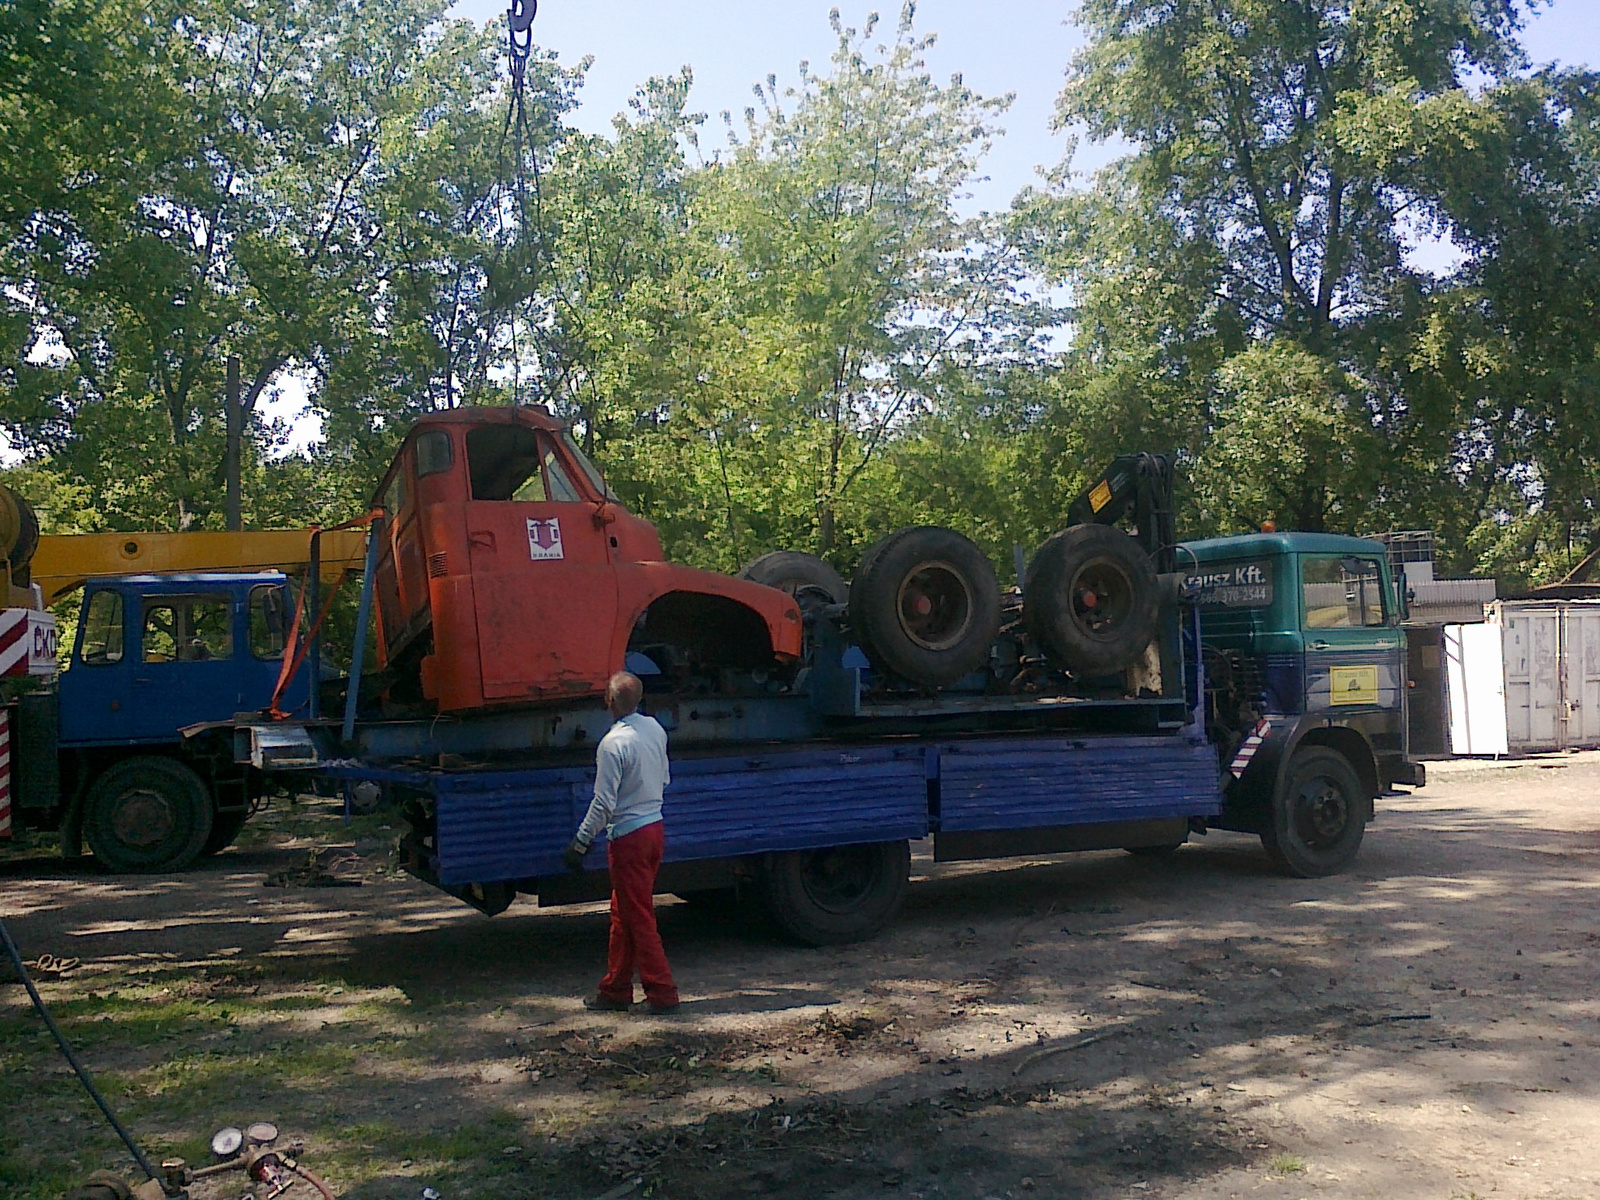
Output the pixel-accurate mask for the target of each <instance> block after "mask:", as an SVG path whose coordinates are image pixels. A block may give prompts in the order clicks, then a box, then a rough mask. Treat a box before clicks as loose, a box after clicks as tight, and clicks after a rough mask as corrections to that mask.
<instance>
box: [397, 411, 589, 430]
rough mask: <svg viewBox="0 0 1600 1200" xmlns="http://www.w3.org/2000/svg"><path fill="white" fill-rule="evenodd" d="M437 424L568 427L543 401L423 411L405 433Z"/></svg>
mask: <svg viewBox="0 0 1600 1200" xmlns="http://www.w3.org/2000/svg"><path fill="white" fill-rule="evenodd" d="M439 425H526V426H528V427H529V428H532V429H547V430H549V431H550V432H551V433H559V432H560V431H561V430H563V429H565V428H566V427H567V423H566V422H565V421H563V420H561V419H560V418H558V417H554V416H551V415H550V410H549V409H548V408H547V407H545V406H544V405H543V404H518V405H504V404H496V405H482V406H479V405H465V406H463V407H461V408H447V409H443V410H441V411H439V412H430V413H423V414H422V415H421V416H420V417H418V418H417V419H416V420H415V421H414V422H412V425H411V428H410V429H409V430H407V431H406V436H407V438H410V437H412V436H414V435H416V434H418V433H420V432H422V431H423V430H425V429H432V428H434V427H436V426H439Z"/></svg>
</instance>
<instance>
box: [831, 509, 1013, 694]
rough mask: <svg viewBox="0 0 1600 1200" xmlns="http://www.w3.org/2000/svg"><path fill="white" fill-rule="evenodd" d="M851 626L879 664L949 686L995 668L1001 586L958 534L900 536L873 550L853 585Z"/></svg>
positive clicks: (918, 531)
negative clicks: (991, 661) (992, 652)
mask: <svg viewBox="0 0 1600 1200" xmlns="http://www.w3.org/2000/svg"><path fill="white" fill-rule="evenodd" d="M850 624H851V627H852V628H853V629H854V630H855V634H856V636H857V638H859V639H860V641H861V643H862V649H864V650H865V651H866V652H867V657H868V658H870V659H871V660H872V662H873V665H875V666H878V667H880V668H884V669H887V670H888V671H890V672H892V673H893V674H895V675H898V676H900V677H901V678H903V679H907V680H909V681H910V682H912V683H915V684H920V685H922V686H924V687H943V686H945V685H947V684H951V683H954V682H955V681H956V680H958V679H960V678H962V677H963V676H964V675H970V674H971V673H972V672H973V671H976V670H978V669H979V668H980V667H982V666H983V665H984V664H985V663H987V662H988V661H989V653H990V650H991V649H992V648H993V646H994V639H995V635H996V634H997V633H999V631H1000V584H999V583H998V582H997V581H996V579H995V575H994V566H993V565H992V564H991V563H990V562H989V560H988V558H987V557H986V556H985V555H984V553H983V551H982V550H979V549H978V547H977V546H975V545H973V544H972V542H970V541H968V540H967V539H966V538H964V537H962V536H961V535H960V534H959V533H957V532H956V531H955V530H953V529H943V528H940V527H939V526H936V525H924V526H918V527H917V528H914V529H902V530H901V531H900V532H899V533H896V534H892V535H890V536H889V537H887V538H885V539H884V540H883V541H881V542H879V543H877V544H876V545H874V546H873V547H872V548H871V549H869V550H868V551H867V553H866V555H865V556H864V557H863V558H862V560H861V566H860V568H859V569H858V570H857V571H856V577H855V580H854V581H853V582H852V583H851V585H850Z"/></svg>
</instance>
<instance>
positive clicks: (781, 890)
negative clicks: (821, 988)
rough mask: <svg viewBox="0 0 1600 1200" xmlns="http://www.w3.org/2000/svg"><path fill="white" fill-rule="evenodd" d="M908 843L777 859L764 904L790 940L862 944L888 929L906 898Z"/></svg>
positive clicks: (765, 882)
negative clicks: (892, 918) (860, 942)
mask: <svg viewBox="0 0 1600 1200" xmlns="http://www.w3.org/2000/svg"><path fill="white" fill-rule="evenodd" d="M910 878H911V846H910V844H909V843H908V842H871V843H868V844H866V845H860V846H830V847H828V848H827V849H824V850H800V851H795V852H793V853H790V854H774V855H772V856H771V858H770V859H769V860H768V861H767V864H766V869H765V870H764V871H763V872H762V877H761V899H762V901H763V902H764V903H765V905H766V907H767V910H768V912H769V913H770V914H771V915H772V919H773V920H774V921H776V922H777V924H778V926H779V927H780V928H781V929H782V930H783V931H784V932H785V933H787V934H789V936H791V937H793V938H794V939H796V940H797V941H801V942H804V943H805V944H807V945H808V946H835V945H839V944H841V943H843V942H859V941H861V940H862V939H863V938H869V937H871V936H872V935H873V934H875V933H877V932H878V930H880V929H882V928H883V926H884V925H885V923H887V922H888V920H889V918H891V917H892V916H894V914H895V912H896V911H897V910H898V909H899V907H900V904H901V902H902V901H903V900H904V899H905V895H906V889H907V888H908V887H909V886H910Z"/></svg>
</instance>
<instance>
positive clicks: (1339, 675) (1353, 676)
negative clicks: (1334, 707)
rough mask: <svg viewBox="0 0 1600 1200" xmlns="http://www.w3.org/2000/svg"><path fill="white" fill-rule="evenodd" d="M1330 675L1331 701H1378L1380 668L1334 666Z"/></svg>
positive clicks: (1355, 702) (1340, 702) (1359, 702)
mask: <svg viewBox="0 0 1600 1200" xmlns="http://www.w3.org/2000/svg"><path fill="white" fill-rule="evenodd" d="M1328 675H1329V685H1330V686H1329V689H1328V690H1329V692H1330V693H1331V694H1330V696H1329V703H1332V704H1376V703H1377V702H1378V668H1377V667H1376V666H1369V667H1333V668H1331V669H1330V670H1329V672H1328Z"/></svg>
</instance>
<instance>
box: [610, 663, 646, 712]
mask: <svg viewBox="0 0 1600 1200" xmlns="http://www.w3.org/2000/svg"><path fill="white" fill-rule="evenodd" d="M643 699H644V684H642V683H641V682H639V677H638V676H637V675H635V674H634V673H633V672H632V671H618V672H617V673H616V674H615V675H613V676H612V677H611V678H610V679H609V680H607V681H606V707H607V708H610V707H612V706H613V703H615V706H616V707H619V708H623V709H626V710H627V711H626V712H623V713H622V714H620V715H622V716H624V717H625V716H627V715H628V713H631V712H637V711H638V708H639V701H641V700H643Z"/></svg>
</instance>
